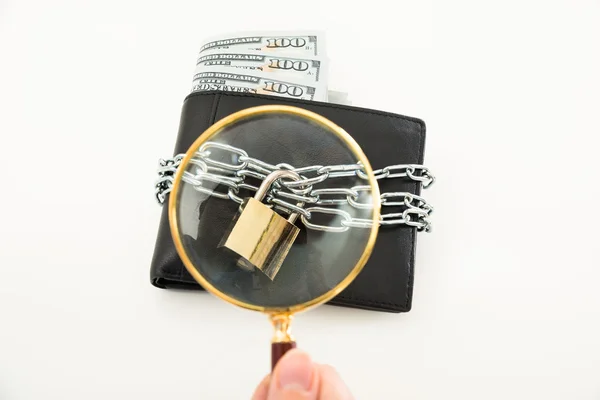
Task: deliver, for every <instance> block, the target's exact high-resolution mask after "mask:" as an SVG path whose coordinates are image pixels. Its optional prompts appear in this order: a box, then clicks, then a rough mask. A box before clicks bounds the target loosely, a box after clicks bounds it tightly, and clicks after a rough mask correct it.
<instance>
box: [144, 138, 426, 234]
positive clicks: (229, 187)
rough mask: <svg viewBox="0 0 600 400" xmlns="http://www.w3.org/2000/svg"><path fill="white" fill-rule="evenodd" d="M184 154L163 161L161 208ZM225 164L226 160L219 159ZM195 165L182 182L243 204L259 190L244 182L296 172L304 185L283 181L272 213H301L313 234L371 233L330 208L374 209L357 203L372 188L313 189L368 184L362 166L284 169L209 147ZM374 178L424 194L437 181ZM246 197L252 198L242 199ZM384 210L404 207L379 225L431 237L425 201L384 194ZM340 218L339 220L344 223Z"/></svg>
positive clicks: (416, 176) (379, 173)
mask: <svg viewBox="0 0 600 400" xmlns="http://www.w3.org/2000/svg"><path fill="white" fill-rule="evenodd" d="M211 150H213V151H214V150H217V151H219V154H220V155H221V156H222V155H227V154H228V153H229V155H230V156H231V157H230V158H231V159H232V160H236V162H233V163H227V162H223V161H218V160H215V159H212V158H210V156H211ZM183 156H184V155H183V154H178V155H176V156H174V157H173V158H170V159H160V160H159V168H158V171H157V172H158V180H157V181H156V186H155V196H156V199H157V201H158V203H159V204H163V203H164V201H165V196H166V194H167V193H169V192H170V191H171V190H172V187H173V179H174V175H175V173H176V172H177V168H178V167H179V165H180V164H181V161H182V159H183ZM221 158H222V159H224V158H225V157H221ZM190 164H191V165H194V166H195V168H194V170H195V171H194V173H192V172H190V171H185V172H184V173H183V177H182V180H183V181H184V182H186V183H188V184H190V185H192V187H193V188H194V189H196V190H197V191H199V192H202V193H206V194H208V195H210V196H214V197H218V198H221V199H230V200H233V201H235V202H236V203H239V204H241V203H242V202H243V200H244V199H243V197H240V196H239V192H240V190H245V191H247V192H256V191H257V190H258V186H255V185H252V184H249V183H247V182H246V178H254V179H256V180H259V181H262V180H264V179H265V178H266V176H267V175H268V174H270V173H271V172H273V171H275V170H278V169H287V170H291V171H294V172H296V173H298V174H300V176H301V177H302V179H301V180H297V181H292V180H283V179H282V180H279V181H276V182H275V183H274V185H273V188H272V189H271V191H270V192H269V194H268V195H267V197H266V202H267V203H268V204H271V205H272V206H273V207H274V208H276V209H278V210H280V211H283V212H285V213H288V214H290V213H298V214H300V217H301V220H302V222H303V223H304V225H305V226H306V227H307V228H309V229H315V230H320V231H326V232H345V231H347V230H348V229H349V228H370V227H371V226H372V223H373V222H372V220H371V219H362V218H354V217H352V216H351V215H350V214H349V213H348V212H347V211H344V210H341V209H338V208H327V207H324V206H331V205H349V206H351V207H353V208H355V209H363V210H366V209H370V208H372V205H371V204H370V203H364V202H361V201H360V200H359V198H360V197H361V194H363V196H364V195H365V194H367V195H368V193H369V192H370V186H369V185H358V186H354V187H351V188H314V186H315V185H318V184H319V183H322V182H324V181H325V180H328V179H335V178H342V177H352V176H358V177H359V178H362V179H367V174H366V172H365V171H364V167H363V166H362V165H361V164H360V163H356V164H341V165H328V166H323V165H311V166H307V167H302V168H295V167H293V166H292V165H289V164H286V163H280V164H269V163H267V162H264V161H262V160H259V159H256V158H252V157H250V156H248V154H247V153H246V152H245V151H244V150H242V149H240V148H237V147H234V146H230V145H226V144H222V143H216V142H207V143H205V144H204V145H202V146H201V147H200V149H199V150H198V151H197V152H196V155H195V157H194V158H192V159H191V160H190ZM373 172H374V175H375V178H376V179H377V180H380V179H394V178H405V179H408V180H412V181H415V182H418V183H420V184H422V185H423V188H427V187H429V186H431V185H432V184H433V183H434V181H435V178H434V176H433V175H432V174H431V172H430V171H429V169H428V168H426V167H424V166H422V165H416V164H397V165H390V166H387V167H385V168H382V169H378V170H375V171H373ZM203 182H212V183H214V184H216V185H210V186H209V187H206V185H203ZM220 185H222V186H223V187H224V190H223V191H221V192H217V191H216V190H214V189H213V187H215V188H216V186H220ZM244 197H248V196H244ZM297 203H304V204H305V205H306V206H308V207H306V208H304V207H299V206H297V205H296V204H297ZM381 206H382V208H383V207H401V211H398V212H394V213H387V214H386V213H383V212H382V213H381V216H380V220H379V225H381V226H387V225H402V224H403V225H408V226H413V227H416V228H417V230H419V231H429V230H430V229H431V222H430V220H429V216H430V215H431V213H432V212H433V207H432V206H431V205H430V204H429V203H427V201H426V200H425V199H424V198H422V197H420V196H417V195H416V194H412V193H408V192H386V193H382V194H381ZM315 214H329V215H334V216H336V217H337V218H336V220H338V219H339V226H332V225H325V224H318V223H315V222H313V221H311V218H312V217H313V216H314V215H315ZM340 218H341V219H340Z"/></svg>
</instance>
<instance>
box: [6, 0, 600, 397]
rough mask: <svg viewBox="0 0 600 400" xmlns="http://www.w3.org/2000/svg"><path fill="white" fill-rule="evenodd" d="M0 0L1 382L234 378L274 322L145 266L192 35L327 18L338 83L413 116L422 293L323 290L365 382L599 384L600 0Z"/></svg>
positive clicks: (546, 391) (74, 387) (345, 355)
mask: <svg viewBox="0 0 600 400" xmlns="http://www.w3.org/2000/svg"><path fill="white" fill-rule="evenodd" d="M350 3H351V2H349V1H339V2H337V1H335V2H334V1H330V2H327V1H323V0H321V1H309V0H305V1H294V2H286V1H280V2H249V1H242V0H240V1H231V0H229V1H228V0H223V1H220V2H207V1H201V0H196V1H187V2H181V1H179V2H178V1H161V2H158V1H157V2H150V1H141V0H140V1H120V0H119V1H112V0H103V1H95V2H91V1H87V2H86V1H78V0H77V1H76V0H73V1H65V0H55V1H41V0H40V1H16V0H15V1H10V0H8V2H7V0H0V46H1V47H0V54H1V56H0V135H1V136H0V149H1V157H0V163H1V165H2V194H1V196H0V202H1V207H0V209H1V211H0V212H1V213H2V215H1V218H0V234H1V241H0V249H1V254H0V399H3V400H5V399H6V400H13V399H89V400H92V399H107V398H110V399H132V398H135V399H142V398H143V399H248V398H249V397H250V395H251V393H252V391H253V389H254V387H255V385H256V384H257V383H258V381H259V379H260V378H261V377H262V376H263V375H264V374H265V373H266V372H267V371H268V362H269V361H268V359H269V354H268V349H269V338H270V335H271V328H270V326H269V324H268V323H267V320H266V318H264V317H263V316H261V315H259V314H254V313H252V312H248V311H244V310H241V309H237V308H234V307H232V306H230V305H228V304H225V303H222V302H220V301H219V300H217V299H216V298H213V297H211V296H210V295H208V294H206V293H184V292H174V291H165V290H159V289H156V288H154V287H152V286H151V285H150V282H149V275H148V274H149V273H148V270H149V265H150V260H151V256H152V252H153V246H154V241H155V235H156V230H157V225H158V221H159V216H160V208H159V207H158V206H157V205H156V204H155V203H154V199H153V180H154V170H155V167H156V161H157V159H158V158H159V157H164V156H169V155H170V153H171V151H172V148H173V145H174V140H175V136H176V133H177V127H178V123H179V115H180V108H181V104H182V100H183V98H184V96H185V95H186V94H187V92H188V90H189V87H190V82H191V76H192V72H193V68H194V64H195V56H196V53H197V51H198V48H199V46H200V45H201V44H202V42H203V38H205V37H207V36H210V35H214V34H217V33H225V32H228V31H240V30H256V29H261V28H262V29H267V28H268V29H278V30H280V29H294V28H304V29H325V30H326V31H327V33H328V53H329V56H330V57H331V60H332V62H331V86H332V88H334V89H338V90H347V91H348V92H349V93H350V96H351V98H352V100H353V102H354V104H355V105H359V106H365V107H370V108H376V109H383V110H387V111H392V112H397V113H401V114H405V115H410V116H415V117H419V118H422V119H424V120H425V121H426V123H427V131H428V133H427V135H428V136H427V149H426V164H427V165H428V166H430V167H431V168H432V169H433V171H435V173H436V174H437V177H438V181H437V183H436V184H435V185H434V186H433V187H432V188H431V189H430V190H428V191H426V192H425V195H426V197H427V199H428V200H430V201H431V202H432V203H433V204H434V206H435V208H436V211H435V213H434V215H433V217H434V218H433V219H434V223H435V226H434V232H433V233H431V234H421V235H420V236H419V243H418V253H417V268H416V277H415V290H414V301H413V304H414V308H413V310H412V311H411V312H410V313H408V314H401V315H395V314H385V313H375V312H366V311H358V310H351V309H343V308H338V307H332V306H324V307H321V308H320V309H317V310H314V311H312V312H310V313H307V314H306V315H302V316H300V317H298V318H297V320H296V324H295V333H296V336H297V337H298V338H299V340H300V344H301V346H302V347H303V348H304V349H306V350H308V351H310V352H311V354H312V355H313V356H314V358H315V359H316V360H318V361H320V362H325V363H331V364H333V365H334V366H336V367H337V368H338V370H339V371H340V372H341V374H342V375H343V377H344V378H345V380H346V381H347V382H348V384H349V385H350V387H351V389H352V390H353V392H354V394H355V396H356V397H357V398H359V399H428V400H437V399H461V400H466V399H473V400H475V399H477V400H479V399H488V400H492V399H503V400H504V399H508V398H510V399H545V400H551V399H557V400H558V399H569V400H575V399H578V400H579V399H589V400H591V399H600V289H599V285H600V257H599V256H598V238H599V234H598V226H599V223H600V218H599V211H598V209H599V207H598V203H599V202H600V193H599V189H598V187H599V185H598V178H599V177H600V161H599V158H600V156H599V154H598V148H599V145H600V141H599V139H598V135H599V134H600V120H599V117H600V115H599V112H600V95H599V93H600V46H599V45H600V23H599V22H598V21H600V4H599V3H598V1H573V0H570V1H567V0H565V1H547V0H546V1H503V2H495V3H492V2H481V1H471V2H468V1H452V2H442V1H440V2H438V3H430V2H427V1H400V0H394V1H390V2H387V3H386V2H382V1H373V0H371V1H368V2H357V4H359V5H351V4H350Z"/></svg>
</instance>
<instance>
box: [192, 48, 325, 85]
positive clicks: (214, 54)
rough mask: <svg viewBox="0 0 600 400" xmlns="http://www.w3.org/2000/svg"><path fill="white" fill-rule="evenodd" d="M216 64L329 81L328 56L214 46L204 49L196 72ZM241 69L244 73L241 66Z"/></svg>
mask: <svg viewBox="0 0 600 400" xmlns="http://www.w3.org/2000/svg"><path fill="white" fill-rule="evenodd" d="M215 66H217V67H218V66H222V67H235V68H240V69H242V68H243V69H245V70H246V72H248V71H251V70H259V71H262V72H267V73H270V74H273V77H276V78H279V79H284V80H285V77H286V76H287V77H291V78H292V79H298V78H304V79H307V80H309V81H311V82H326V81H327V71H328V62H327V58H325V57H310V58H304V56H293V55H286V54H284V53H268V54H267V53H263V52H260V51H258V50H238V51H230V50H211V51H206V52H202V53H200V55H199V56H198V60H197V61H196V72H195V73H198V72H202V71H210V70H211V68H213V67H215ZM238 72H240V73H242V72H241V71H240V70H239V69H238ZM244 73H245V72H244Z"/></svg>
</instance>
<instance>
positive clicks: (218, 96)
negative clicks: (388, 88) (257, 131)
mask: <svg viewBox="0 0 600 400" xmlns="http://www.w3.org/2000/svg"><path fill="white" fill-rule="evenodd" d="M222 94H223V93H222V92H219V91H207V92H196V93H191V94H189V95H188V96H187V97H186V98H185V99H184V103H185V102H187V100H188V99H190V98H192V97H200V96H209V95H214V96H215V99H214V100H213V110H212V112H211V113H212V115H211V119H210V124H211V125H212V124H214V123H215V118H216V115H217V110H218V109H219V103H220V101H221V95H222ZM226 95H227V96H230V97H241V98H244V97H250V98H255V99H265V97H264V96H257V95H253V94H243V95H242V94H236V93H226ZM215 100H216V102H215ZM277 100H278V101H281V102H285V103H292V104H298V103H299V104H304V105H313V106H314V105H316V106H320V107H325V108H333V109H338V110H344V111H348V112H351V113H354V114H356V113H360V114H372V115H378V116H382V117H392V118H396V119H400V120H403V121H407V122H412V123H414V124H417V125H418V126H419V133H418V134H419V136H420V137H421V140H420V143H419V152H418V159H419V162H421V163H422V162H423V151H424V147H425V141H424V140H423V121H421V120H418V119H414V118H410V117H406V116H403V115H398V114H393V113H388V112H384V111H375V110H369V109H363V108H360V109H358V110H357V109H355V108H356V107H347V106H346V107H345V106H342V105H337V104H330V103H322V102H314V101H303V100H294V99H285V98H277ZM416 187H418V185H416V184H415V188H416ZM410 235H411V242H412V243H413V245H412V246H410V256H409V257H410V261H411V264H412V265H413V266H414V264H415V260H414V252H415V249H414V242H415V228H411V232H410ZM183 269H185V268H183ZM183 269H182V271H181V275H180V277H179V278H180V279H181V278H182V277H183ZM413 269H414V268H409V269H408V277H407V278H408V279H407V281H406V289H405V293H406V299H405V302H404V304H398V303H392V302H385V301H378V300H367V299H359V298H355V297H351V296H348V295H344V294H338V295H337V296H336V297H334V299H332V300H334V302H335V299H336V298H337V299H343V300H349V301H353V302H356V303H364V304H375V305H380V306H386V305H387V306H394V307H403V309H407V308H408V303H409V301H410V299H409V294H408V292H409V287H410V284H411V281H412V279H413Z"/></svg>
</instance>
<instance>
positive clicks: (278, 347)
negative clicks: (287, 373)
mask: <svg viewBox="0 0 600 400" xmlns="http://www.w3.org/2000/svg"><path fill="white" fill-rule="evenodd" d="M295 348H296V342H282V343H271V371H272V370H274V369H275V365H277V362H278V361H279V359H280V358H281V357H283V355H284V354H285V353H287V352H288V351H289V350H291V349H295Z"/></svg>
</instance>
